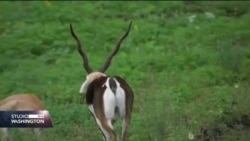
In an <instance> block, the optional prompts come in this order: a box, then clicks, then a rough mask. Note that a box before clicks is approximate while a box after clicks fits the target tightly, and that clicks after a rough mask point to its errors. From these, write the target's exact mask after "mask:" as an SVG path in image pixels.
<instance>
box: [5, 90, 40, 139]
mask: <svg viewBox="0 0 250 141" xmlns="http://www.w3.org/2000/svg"><path fill="white" fill-rule="evenodd" d="M36 110H44V106H43V103H42V102H41V100H40V99H39V98H38V97H37V96H35V95H33V94H16V95H11V96H9V97H6V98H5V99H3V100H1V101H0V111H36ZM20 129H21V130H24V129H23V128H20ZM2 130H3V136H2V141H9V140H10V137H9V129H8V128H2ZM33 131H34V133H35V135H36V136H37V137H38V136H39V135H40V129H39V128H34V129H33Z"/></svg>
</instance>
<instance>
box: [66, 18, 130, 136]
mask: <svg viewBox="0 0 250 141" xmlns="http://www.w3.org/2000/svg"><path fill="white" fill-rule="evenodd" d="M131 24H132V22H130V24H129V27H128V29H127V31H126V32H125V34H124V35H123V36H122V37H121V38H120V39H119V40H118V42H117V44H116V46H115V48H114V50H113V51H112V52H111V54H110V55H109V56H108V57H107V59H106V61H105V63H104V65H103V66H102V67H101V68H100V69H99V71H93V69H92V68H91V67H90V66H89V64H88V57H87V55H86V54H85V52H84V50H83V49H82V47H81V43H80V40H79V39H78V37H77V35H76V34H75V33H74V31H73V27H72V25H71V24H70V30H71V34H72V36H73V37H74V39H75V40H76V42H77V49H78V52H79V54H80V55H81V57H82V60H83V67H84V69H85V70H86V72H87V73H88V75H87V77H86V80H85V81H84V83H83V84H82V85H81V88H80V93H85V94H86V103H87V106H88V108H89V110H90V111H91V113H92V115H93V117H94V118H95V120H96V123H97V125H98V126H99V129H100V130H101V132H102V134H103V138H104V140H105V141H111V139H113V140H114V141H118V140H119V137H118V135H117V133H116V131H115V130H114V128H113V125H114V123H115V121H116V120H117V119H118V118H122V119H123V122H122V140H123V141H126V140H127V128H128V126H129V124H130V120H131V113H132V108H133V101H134V94H133V90H132V88H131V87H130V86H129V84H128V83H127V82H126V81H125V80H124V79H123V78H122V77H119V76H109V75H106V74H105V71H106V70H107V69H108V67H109V65H110V64H111V60H112V58H113V57H114V56H115V55H116V54H117V52H118V51H119V49H120V45H121V43H122V42H123V40H124V39H125V38H126V37H127V36H128V34H129V32H130V28H131Z"/></svg>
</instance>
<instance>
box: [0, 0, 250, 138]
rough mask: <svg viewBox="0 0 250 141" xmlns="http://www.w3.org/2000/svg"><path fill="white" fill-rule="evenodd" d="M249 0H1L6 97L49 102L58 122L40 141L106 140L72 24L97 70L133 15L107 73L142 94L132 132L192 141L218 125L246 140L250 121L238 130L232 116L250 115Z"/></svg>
mask: <svg viewBox="0 0 250 141" xmlns="http://www.w3.org/2000/svg"><path fill="white" fill-rule="evenodd" d="M249 6H250V3H249V2H244V3H243V2H240V1H235V2H213V3H212V2H194V3H188V2H187V3H185V2H182V1H176V2H135V1H134V2H132V1H129V2H107V1H106V2H105V1H95V2H91V1H86V2H80V1H78V2H77V1H74V2H73V1H67V2H62V1H61V2H49V1H41V2H35V1H32V2H17V1H13V2H11V1H9V2H1V3H0V12H1V15H0V21H1V25H0V41H1V44H0V80H1V81H0V90H1V95H0V98H4V97H6V96H8V95H11V94H16V93H35V94H37V95H38V96H39V97H40V98H41V99H42V100H43V102H44V103H45V105H46V108H47V109H48V110H49V112H50V114H51V117H52V121H53V123H54V128H51V129H44V130H43V133H42V136H41V138H40V140H41V141H45V140H48V141H68V140H74V141H82V140H84V141H85V140H86V141H98V140H101V138H102V137H101V133H100V132H99V130H98V127H97V126H96V123H95V121H94V119H93V117H92V116H91V114H90V112H89V111H88V109H87V106H86V105H84V104H82V101H83V99H81V96H80V95H79V89H80V86H81V84H82V82H83V81H84V79H85V77H86V72H85V70H84V69H83V67H82V60H81V57H80V55H79V54H78V52H77V50H76V43H75V40H74V39H73V38H72V37H71V34H70V30H69V24H70V23H71V24H73V27H74V30H75V32H76V33H77V35H78V36H79V37H80V39H81V42H82V44H83V46H84V49H85V51H86V53H87V54H88V57H89V60H90V65H91V66H92V67H93V68H94V69H95V70H97V69H98V68H99V67H100V66H101V65H102V63H103V62H104V59H105V58H106V56H107V55H108V54H109V53H110V52H111V51H112V49H113V48H114V46H115V44H116V41H117V40H118V38H119V37H120V36H121V35H122V34H123V33H124V32H125V30H126V28H127V26H128V24H129V22H130V20H132V21H133V25H132V29H131V32H130V35H129V36H128V38H127V39H126V40H125V41H124V43H123V44H122V47H121V49H120V51H119V53H118V54H117V56H115V57H114V59H113V61H112V65H111V66H110V68H109V69H108V71H107V74H109V75H120V76H122V77H124V78H125V79H126V80H127V81H128V82H129V83H130V85H131V87H132V88H133V90H134V92H135V101H134V103H135V104H134V109H133V115H132V121H131V125H130V127H129V140H131V141H146V140H147V141H165V140H168V141H187V140H189V139H188V134H189V133H191V134H194V135H198V134H199V131H200V129H201V127H204V128H207V129H209V130H210V129H213V128H216V127H217V128H220V130H221V131H223V136H222V137H220V140H225V141H231V140H232V141H235V140H236V139H238V140H239V141H246V140H247V139H248V138H249V137H250V136H249V135H248V134H246V133H247V132H249V129H244V128H243V127H242V125H241V127H238V126H240V124H239V125H238V124H237V128H236V127H235V128H233V129H231V128H228V127H227V126H226V122H227V123H232V121H233V120H234V119H240V117H241V115H244V114H246V115H250V113H249V110H248V109H249V106H250V102H249V100H250V96H249V94H250V93H249V88H248V87H249V85H248V84H249V82H250V78H249V76H250V67H249V66H250V48H249V47H250V42H249V38H250V29H249V23H250V11H249ZM236 85H237V86H238V87H237V86H236ZM232 103H235V104H233V106H232ZM120 123H121V122H118V123H117V124H116V125H115V127H116V129H118V131H119V132H120V131H121V130H120V127H121V124H120ZM211 132H212V131H211ZM12 134H13V135H15V136H14V137H13V138H14V139H17V140H27V139H31V138H30V137H29V135H27V136H21V134H20V133H19V132H18V131H16V132H14V131H13V133H12ZM208 134H209V135H210V136H211V135H212V133H210V132H209V133H208ZM195 140H196V139H195ZM210 140H212V139H210Z"/></svg>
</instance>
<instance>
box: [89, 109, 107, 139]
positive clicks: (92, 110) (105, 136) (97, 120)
mask: <svg viewBox="0 0 250 141" xmlns="http://www.w3.org/2000/svg"><path fill="white" fill-rule="evenodd" d="M89 110H90V111H91V112H92V113H93V115H94V117H95V120H96V123H97V125H98V126H99V128H100V129H101V131H102V133H103V135H104V137H103V138H104V140H105V139H106V140H105V141H109V140H110V135H109V133H108V131H106V130H105V129H104V128H103V127H102V124H101V121H100V120H99V119H98V118H97V117H96V114H95V110H94V107H93V105H89Z"/></svg>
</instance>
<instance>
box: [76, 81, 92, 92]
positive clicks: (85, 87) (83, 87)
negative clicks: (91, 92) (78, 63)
mask: <svg viewBox="0 0 250 141" xmlns="http://www.w3.org/2000/svg"><path fill="white" fill-rule="evenodd" d="M89 84H90V83H89V80H88V79H86V80H85V81H84V82H83V83H82V86H81V88H80V91H79V92H80V93H87V90H88V87H89Z"/></svg>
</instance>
